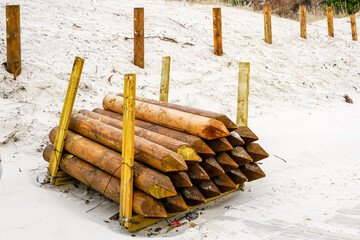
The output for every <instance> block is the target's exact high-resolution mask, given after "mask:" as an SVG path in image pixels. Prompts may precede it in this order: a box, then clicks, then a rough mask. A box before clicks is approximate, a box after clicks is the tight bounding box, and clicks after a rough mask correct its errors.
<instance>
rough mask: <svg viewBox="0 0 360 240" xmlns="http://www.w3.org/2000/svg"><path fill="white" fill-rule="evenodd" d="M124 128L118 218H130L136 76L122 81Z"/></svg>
mask: <svg viewBox="0 0 360 240" xmlns="http://www.w3.org/2000/svg"><path fill="white" fill-rule="evenodd" d="M124 81H125V83H124V127H123V143H122V159H123V160H122V165H121V183H120V217H122V218H124V219H131V218H132V204H133V169H132V167H133V165H134V135H135V90H136V75H135V74H126V75H125V79H124ZM120 224H121V225H124V226H125V227H126V228H129V226H130V225H131V222H126V221H121V219H120Z"/></svg>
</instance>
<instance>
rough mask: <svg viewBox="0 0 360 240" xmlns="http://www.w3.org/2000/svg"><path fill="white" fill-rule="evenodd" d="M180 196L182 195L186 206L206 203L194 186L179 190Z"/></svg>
mask: <svg viewBox="0 0 360 240" xmlns="http://www.w3.org/2000/svg"><path fill="white" fill-rule="evenodd" d="M181 194H182V196H183V198H184V200H185V202H186V204H187V205H189V206H195V205H199V204H201V203H205V201H206V200H205V197H204V196H203V195H202V194H201V192H200V191H199V189H198V188H197V187H195V186H193V187H188V188H183V189H182V190H181Z"/></svg>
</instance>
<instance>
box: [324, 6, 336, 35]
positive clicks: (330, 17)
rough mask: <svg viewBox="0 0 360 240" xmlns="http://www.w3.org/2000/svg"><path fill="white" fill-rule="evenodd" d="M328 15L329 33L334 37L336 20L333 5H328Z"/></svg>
mask: <svg viewBox="0 0 360 240" xmlns="http://www.w3.org/2000/svg"><path fill="white" fill-rule="evenodd" d="M326 16H327V24H328V35H329V36H330V37H334V20H333V10H332V7H326Z"/></svg>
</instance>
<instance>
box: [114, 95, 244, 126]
mask: <svg viewBox="0 0 360 240" xmlns="http://www.w3.org/2000/svg"><path fill="white" fill-rule="evenodd" d="M117 95H118V96H123V94H117ZM136 100H138V101H141V102H147V103H151V104H154V105H158V106H162V107H166V108H171V109H175V110H178V111H182V112H187V113H192V114H195V115H200V116H203V117H207V118H212V119H215V120H218V121H220V122H222V123H223V124H224V125H225V126H226V128H227V129H229V131H234V130H236V129H237V128H238V127H237V125H236V124H235V123H233V122H232V121H231V120H230V119H229V118H228V117H227V116H226V115H225V114H222V113H216V112H211V111H206V110H202V109H197V108H193V107H188V106H181V105H177V104H174V103H168V102H160V101H156V100H152V99H148V98H142V97H137V98H136Z"/></svg>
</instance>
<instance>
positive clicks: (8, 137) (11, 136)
mask: <svg viewBox="0 0 360 240" xmlns="http://www.w3.org/2000/svg"><path fill="white" fill-rule="evenodd" d="M16 133H17V131H12V132H11V133H10V134H9V135H7V136H5V137H4V138H5V140H3V141H2V142H0V145H6V144H7V143H8V142H9V141H10V140H11V139H12V138H13V137H15V134H16Z"/></svg>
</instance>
